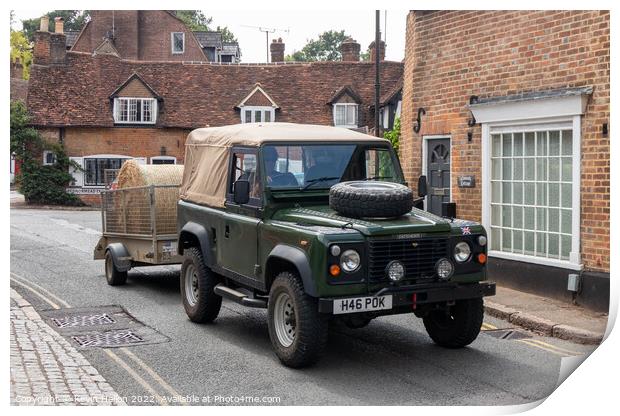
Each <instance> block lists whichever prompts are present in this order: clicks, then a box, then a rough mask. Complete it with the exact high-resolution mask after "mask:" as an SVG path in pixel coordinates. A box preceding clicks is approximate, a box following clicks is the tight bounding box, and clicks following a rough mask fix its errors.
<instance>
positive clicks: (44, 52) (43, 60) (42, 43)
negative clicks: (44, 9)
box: [33, 16, 50, 65]
mask: <svg viewBox="0 0 620 416" xmlns="http://www.w3.org/2000/svg"><path fill="white" fill-rule="evenodd" d="M49 24H50V19H49V17H47V16H43V17H41V24H40V26H39V30H37V31H36V32H35V34H34V53H33V63H34V64H37V65H47V64H49V59H50V32H49Z"/></svg>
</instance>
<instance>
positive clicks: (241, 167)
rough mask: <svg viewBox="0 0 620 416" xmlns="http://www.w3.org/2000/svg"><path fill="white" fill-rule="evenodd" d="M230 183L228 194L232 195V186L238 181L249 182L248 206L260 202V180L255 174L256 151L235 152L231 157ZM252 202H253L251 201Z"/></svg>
mask: <svg viewBox="0 0 620 416" xmlns="http://www.w3.org/2000/svg"><path fill="white" fill-rule="evenodd" d="M231 178H232V181H230V189H229V190H228V193H229V194H232V193H233V186H234V183H235V182H236V181H238V180H239V179H242V180H247V181H248V182H250V204H251V205H255V204H257V203H259V202H260V199H261V191H260V180H259V178H258V173H257V157H256V151H235V152H233V155H232V172H231ZM252 200H254V201H252Z"/></svg>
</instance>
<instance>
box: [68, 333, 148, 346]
mask: <svg viewBox="0 0 620 416" xmlns="http://www.w3.org/2000/svg"><path fill="white" fill-rule="evenodd" d="M71 338H72V339H73V340H74V341H75V342H77V343H78V345H79V346H80V347H119V346H122V345H128V344H137V343H140V342H144V338H142V337H141V336H140V335H137V334H135V333H134V332H132V331H129V330H124V331H109V332H103V333H102V332H98V333H94V334H85V335H74V336H72V337H71Z"/></svg>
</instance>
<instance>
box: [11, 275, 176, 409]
mask: <svg viewBox="0 0 620 416" xmlns="http://www.w3.org/2000/svg"><path fill="white" fill-rule="evenodd" d="M11 281H13V282H14V283H16V284H18V285H19V286H22V287H24V288H25V289H27V290H29V291H30V292H32V293H33V294H35V295H37V296H38V297H39V298H40V299H41V300H43V301H44V302H45V303H47V304H48V305H50V306H51V307H52V308H53V309H61V306H62V307H63V308H70V307H71V305H69V303H67V302H65V301H64V300H63V299H61V298H60V297H58V296H56V295H55V294H53V293H52V292H50V291H49V290H47V289H45V288H44V287H41V286H40V285H38V284H36V283H34V282H32V281H30V280H28V279H26V278H25V277H23V276H20V275H18V274H16V273H13V272H11ZM118 350H119V351H120V352H121V353H123V355H124V356H126V357H127V358H129V359H130V360H131V361H132V362H133V363H135V365H137V366H138V367H139V368H140V369H142V371H144V372H145V373H146V374H148V375H149V376H151V378H152V379H153V380H155V382H156V383H157V384H158V385H159V387H161V388H162V389H163V390H165V391H166V392H167V393H168V394H170V395H171V396H172V397H181V395H180V394H179V392H177V391H176V390H175V389H174V388H172V386H170V385H169V384H168V383H167V382H166V381H165V380H164V379H163V378H162V377H161V376H160V375H159V374H157V372H156V371H155V370H153V369H152V368H151V367H149V366H148V365H147V364H146V363H145V362H144V361H142V360H141V359H140V358H139V357H138V356H136V355H135V354H134V353H132V352H131V351H129V350H128V349H127V348H124V347H122V348H119V349H118ZM103 351H104V352H105V353H106V354H107V355H108V357H110V358H111V359H112V360H113V361H114V362H115V363H116V364H117V365H118V366H119V367H121V368H122V369H123V370H125V371H126V372H127V373H128V374H129V375H130V376H131V377H132V378H133V379H134V380H135V381H137V382H138V384H140V385H141V386H142V387H143V388H144V389H145V390H146V391H147V392H149V393H150V394H151V395H152V396H153V397H154V398H155V399H156V400H157V402H158V403H159V404H160V405H162V406H168V404H169V403H168V402H169V401H168V400H166V398H165V397H164V396H162V395H160V394H159V393H158V392H157V390H156V389H155V388H154V387H153V386H152V385H151V384H149V382H148V381H146V380H145V379H144V378H143V377H142V376H141V375H140V374H138V372H137V371H136V370H135V369H134V368H133V367H132V366H131V365H130V364H129V363H128V362H127V361H125V360H124V359H123V358H121V357H120V355H119V354H117V353H115V352H114V351H111V350H110V349H103ZM176 403H178V404H183V405H187V403H185V402H183V401H181V400H178V401H175V404H176Z"/></svg>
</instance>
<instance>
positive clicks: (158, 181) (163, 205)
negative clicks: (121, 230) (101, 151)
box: [117, 160, 183, 234]
mask: <svg viewBox="0 0 620 416" xmlns="http://www.w3.org/2000/svg"><path fill="white" fill-rule="evenodd" d="M117 178H118V188H119V189H126V188H138V187H143V188H142V189H128V190H126V191H125V192H124V196H123V198H124V215H123V217H124V221H125V224H126V229H127V233H129V234H151V232H152V231H151V216H150V215H151V213H150V210H149V207H150V200H149V188H144V187H148V186H151V185H155V186H163V185H172V186H171V187H156V188H155V221H156V226H157V234H175V233H176V218H177V202H178V199H179V186H180V185H181V180H182V179H183V165H140V164H138V163H137V162H135V161H133V160H129V161H127V162H125V163H124V164H123V166H122V167H121V170H120V171H119V172H118V176H117ZM121 192H122V191H121ZM125 224H124V225H125Z"/></svg>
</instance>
